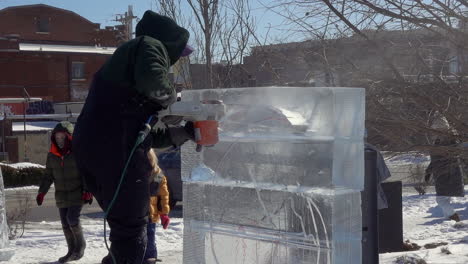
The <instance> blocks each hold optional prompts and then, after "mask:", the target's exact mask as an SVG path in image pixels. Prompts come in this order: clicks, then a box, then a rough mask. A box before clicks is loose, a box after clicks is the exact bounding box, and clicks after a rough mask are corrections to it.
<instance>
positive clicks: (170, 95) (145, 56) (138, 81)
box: [133, 37, 177, 108]
mask: <svg viewBox="0 0 468 264" xmlns="http://www.w3.org/2000/svg"><path fill="white" fill-rule="evenodd" d="M169 68H170V59H169V55H168V54H167V51H166V48H165V47H164V45H163V44H162V43H161V42H160V41H159V40H156V39H153V38H150V37H144V38H143V39H142V40H141V43H140V45H139V46H138V50H137V52H136V59H135V68H134V72H133V74H134V80H135V89H136V90H137V92H138V93H140V94H141V95H143V96H144V97H146V99H148V100H149V101H150V102H153V103H156V104H158V105H160V106H162V107H164V108H166V107H168V106H169V105H171V104H172V103H174V102H175V101H176V98H177V94H176V91H175V88H174V87H173V86H172V84H171V81H170V79H169Z"/></svg>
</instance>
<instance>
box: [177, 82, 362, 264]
mask: <svg viewBox="0 0 468 264" xmlns="http://www.w3.org/2000/svg"><path fill="white" fill-rule="evenodd" d="M182 100H183V101H204V100H222V101H223V102H224V104H225V105H226V114H225V116H224V117H222V118H221V120H220V142H219V143H218V144H217V145H216V146H214V147H211V148H205V149H204V150H203V151H202V152H200V153H197V152H195V145H194V144H192V143H187V144H186V145H184V146H183V147H182V177H183V181H184V225H185V226H184V228H185V229H184V257H183V258H184V263H185V264H192V263H193V264H195V263H196V264H200V263H207V264H211V263H222V264H230V263H236V264H238V263H246V264H247V263H252V264H254V263H265V264H267V263H268V264H269V263H278V264H280V263H281V264H285V263H287V264H297V263H353V264H354V263H361V232H362V226H361V196H360V191H361V190H362V189H363V185H364V154H363V134H364V116H365V115H364V90H363V89H359V88H302V87H301V88H295V87H262V88H243V89H218V90H198V91H186V92H184V93H183V95H182Z"/></svg>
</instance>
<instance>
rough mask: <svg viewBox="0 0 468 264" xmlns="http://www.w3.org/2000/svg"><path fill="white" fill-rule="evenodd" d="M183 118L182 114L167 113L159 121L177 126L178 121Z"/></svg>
mask: <svg viewBox="0 0 468 264" xmlns="http://www.w3.org/2000/svg"><path fill="white" fill-rule="evenodd" d="M183 119H184V117H183V116H175V115H169V116H165V117H163V118H162V119H161V121H162V122H163V123H164V124H167V125H173V126H177V125H179V124H180V122H182V120H183Z"/></svg>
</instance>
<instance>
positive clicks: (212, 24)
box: [187, 0, 220, 88]
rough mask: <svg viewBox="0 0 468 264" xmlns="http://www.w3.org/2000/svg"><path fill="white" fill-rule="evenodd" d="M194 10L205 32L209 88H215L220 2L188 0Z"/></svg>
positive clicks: (196, 19) (204, 42) (196, 18)
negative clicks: (215, 47)
mask: <svg viewBox="0 0 468 264" xmlns="http://www.w3.org/2000/svg"><path fill="white" fill-rule="evenodd" d="M187 3H188V5H189V6H190V8H191V9H192V11H193V14H194V17H195V21H196V22H197V24H198V26H199V27H200V28H201V31H202V33H203V44H204V45H203V48H204V57H205V63H206V78H207V80H208V83H207V85H208V88H213V78H212V76H213V75H212V63H213V49H214V45H215V42H216V41H217V39H216V37H217V36H218V30H219V28H220V26H219V15H220V12H219V11H220V4H219V1H218V0H187Z"/></svg>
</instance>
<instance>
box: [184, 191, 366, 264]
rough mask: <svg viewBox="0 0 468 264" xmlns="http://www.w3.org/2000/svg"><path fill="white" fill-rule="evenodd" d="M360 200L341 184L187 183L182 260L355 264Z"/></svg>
mask: <svg viewBox="0 0 468 264" xmlns="http://www.w3.org/2000/svg"><path fill="white" fill-rule="evenodd" d="M360 204H361V200H360V192H358V191H352V190H347V189H341V190H337V189H325V188H303V187H297V186H290V187H289V188H280V187H279V186H269V187H268V186H261V188H260V187H259V186H256V187H255V186H254V185H253V184H242V185H232V184H228V183H226V184H225V185H218V184H205V183H187V184H185V186H184V219H185V230H184V233H185V236H184V253H186V254H184V263H251V264H254V263H282V264H283V263H290V264H293V263H359V260H360V259H361V253H360V249H361V247H360V240H361V232H362V226H361V221H360V219H361V218H360V217H361V212H360V210H355V208H358V207H359V206H360ZM186 247H187V248H186ZM351 252H353V254H349V253H351ZM215 259H221V260H222V261H219V262H218V261H215ZM259 259H260V260H262V261H258V260H259ZM241 260H242V261H241ZM267 260H271V262H270V261H267Z"/></svg>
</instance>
